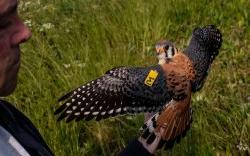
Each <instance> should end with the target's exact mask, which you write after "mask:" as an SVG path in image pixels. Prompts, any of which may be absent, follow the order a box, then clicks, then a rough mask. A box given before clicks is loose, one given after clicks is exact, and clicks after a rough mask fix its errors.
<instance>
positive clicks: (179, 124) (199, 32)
mask: <svg viewBox="0 0 250 156" xmlns="http://www.w3.org/2000/svg"><path fill="white" fill-rule="evenodd" d="M222 41H223V40H222V34H221V32H220V30H219V29H217V28H216V26H214V25H208V26H205V27H203V28H195V29H194V30H193V33H192V37H191V40H190V42H189V45H188V47H187V48H186V49H185V50H184V51H183V53H178V54H177V55H175V56H174V57H173V58H172V59H171V61H170V62H169V63H168V64H166V65H164V66H163V67H164V69H165V71H166V72H165V73H169V74H168V77H167V78H166V79H167V82H169V83H170V84H173V86H172V85H170V88H171V89H170V90H173V91H174V93H173V94H174V96H176V94H177V93H182V94H183V95H182V96H181V97H180V94H177V97H173V98H172V100H171V101H170V102H168V103H166V105H165V106H164V107H163V108H162V109H161V110H160V111H159V112H157V113H156V114H155V115H153V116H152V117H151V118H150V119H149V120H147V121H146V122H145V123H144V125H143V126H142V128H141V129H140V131H141V137H142V138H144V139H146V141H147V143H148V144H151V143H152V142H153V141H154V139H155V138H156V135H157V133H160V132H161V133H162V136H161V141H160V144H159V148H161V147H162V146H163V145H165V148H166V149H169V148H172V147H173V145H174V143H175V142H179V141H180V139H181V138H182V137H184V136H185V135H186V132H187V131H188V130H189V129H190V126H191V123H192V108H191V103H190V102H191V94H192V93H194V92H197V91H199V90H200V89H202V87H203V85H204V82H205V80H206V77H207V75H208V73H209V70H210V66H211V64H212V62H213V60H214V59H215V57H216V56H217V55H218V53H219V49H220V47H221V45H222ZM177 58H179V60H178V59H177ZM180 58H182V59H183V60H182V62H180ZM181 66H182V68H181ZM174 67H175V68H174ZM183 67H185V68H183ZM179 68H180V69H179ZM188 68H191V69H190V70H189V71H192V72H194V73H192V74H191V75H190V78H188V79H189V80H190V81H188V79H187V78H184V77H185V75H186V77H189V76H188V74H190V73H188V72H187V71H188ZM183 69H184V71H183ZM185 72H186V73H185ZM193 74H194V75H193ZM171 75H173V76H171ZM183 76H184V77H183ZM193 76H194V77H193ZM175 92H176V93H175Z"/></svg>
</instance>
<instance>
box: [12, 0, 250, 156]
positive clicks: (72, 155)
mask: <svg viewBox="0 0 250 156" xmlns="http://www.w3.org/2000/svg"><path fill="white" fill-rule="evenodd" d="M249 6H250V1H249V0H231V1H224V0H193V1H191V0H190V1H188V0H167V1H166V0H60V1H59V0H20V5H19V12H20V14H21V16H22V18H23V20H24V21H25V23H26V24H27V25H28V26H29V27H30V29H31V30H32V32H33V36H32V38H31V40H30V41H29V42H28V43H27V44H25V45H23V46H22V65H21V70H20V75H19V76H20V77H19V85H18V88H17V90H16V91H15V93H14V94H13V95H12V96H11V97H8V100H10V101H11V102H14V103H15V104H16V106H17V107H18V108H19V109H20V110H21V111H22V112H24V113H25V114H26V115H27V116H28V117H29V118H30V119H31V120H32V121H33V123H34V124H35V125H36V126H37V127H38V129H39V131H40V132H41V134H42V136H43V137H44V138H45V140H46V142H47V143H48V144H49V146H50V147H51V148H52V150H53V151H54V152H55V155H57V156H84V155H91V156H92V155H93V156H94V155H98V156H99V155H104V156H113V155H117V154H118V153H119V151H121V150H122V149H123V148H124V147H125V146H126V145H127V144H128V142H129V141H130V140H131V139H133V138H135V137H137V136H138V134H139V131H138V129H139V128H140V127H141V126H142V124H143V120H144V118H143V114H139V115H137V116H132V115H127V116H119V117H113V118H110V119H106V120H102V121H100V122H96V121H89V122H85V121H81V122H78V123H75V122H72V123H69V124H66V123H65V122H60V123H58V122H56V117H55V116H54V115H53V112H54V110H55V109H56V108H57V107H58V106H59V104H58V103H57V99H58V98H59V97H60V96H62V95H63V94H64V93H66V92H68V91H69V90H71V89H73V88H75V87H77V86H79V85H81V84H83V83H85V82H87V81H89V80H92V79H94V78H96V77H98V76H100V75H102V74H104V73H105V71H107V70H109V69H110V68H113V67H116V66H122V65H126V66H149V65H152V64H157V60H156V57H155V53H154V44H155V43H156V42H157V41H159V40H160V39H168V40H170V41H173V42H174V43H175V44H176V46H177V47H178V48H179V49H181V50H182V49H185V47H186V46H187V44H188V42H189V39H190V37H191V34H192V30H193V29H194V28H195V27H202V26H204V25H208V24H215V25H216V26H217V27H218V28H219V29H220V30H221V32H222V34H223V41H224V42H223V45H222V47H221V50H220V53H219V55H218V57H217V58H216V60H215V61H214V63H213V65H212V68H211V71H210V73H209V76H208V78H207V81H206V83H205V86H204V87H203V89H202V90H201V91H200V92H198V93H196V94H194V95H193V96H192V106H193V110H194V113H193V123H192V127H191V129H190V130H189V131H188V133H187V136H186V137H185V138H183V139H182V140H181V141H180V143H177V144H176V145H175V146H174V148H173V149H172V150H168V151H164V150H161V151H158V152H157V155H159V156H161V155H174V156H176V155H177V156H182V155H198V156H206V155H216V156H219V155H222V156H224V155H227V156H231V155H249V154H250V149H249V148H250V65H249V64H250V27H249V26H250V18H249V17H250V9H249Z"/></svg>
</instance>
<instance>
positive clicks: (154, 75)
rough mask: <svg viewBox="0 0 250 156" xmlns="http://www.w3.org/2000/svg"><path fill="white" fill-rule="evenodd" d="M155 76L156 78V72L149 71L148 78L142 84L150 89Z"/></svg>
mask: <svg viewBox="0 0 250 156" xmlns="http://www.w3.org/2000/svg"><path fill="white" fill-rule="evenodd" d="M157 76H158V72H157V71H156V70H150V72H149V73H148V76H147V78H146V79H145V81H144V83H145V84H146V85H147V86H150V87H151V86H152V85H153V83H154V82H155V79H156V78H157Z"/></svg>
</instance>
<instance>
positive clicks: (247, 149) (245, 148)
mask: <svg viewBox="0 0 250 156" xmlns="http://www.w3.org/2000/svg"><path fill="white" fill-rule="evenodd" d="M236 147H237V148H238V150H239V151H249V147H248V145H247V144H243V143H242V142H240V143H239V145H237V146H236Z"/></svg>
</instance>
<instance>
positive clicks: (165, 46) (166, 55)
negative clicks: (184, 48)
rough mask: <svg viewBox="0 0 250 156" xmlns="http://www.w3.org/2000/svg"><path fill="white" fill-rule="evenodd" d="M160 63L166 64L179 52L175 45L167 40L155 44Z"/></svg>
mask: <svg viewBox="0 0 250 156" xmlns="http://www.w3.org/2000/svg"><path fill="white" fill-rule="evenodd" d="M155 49H156V54H157V58H158V60H159V62H158V64H164V63H166V62H167V61H168V60H170V59H171V58H173V56H174V55H175V54H176V53H177V49H176V47H175V45H174V44H173V43H172V42H170V41H167V40H161V41H159V42H157V43H156V45H155Z"/></svg>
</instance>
